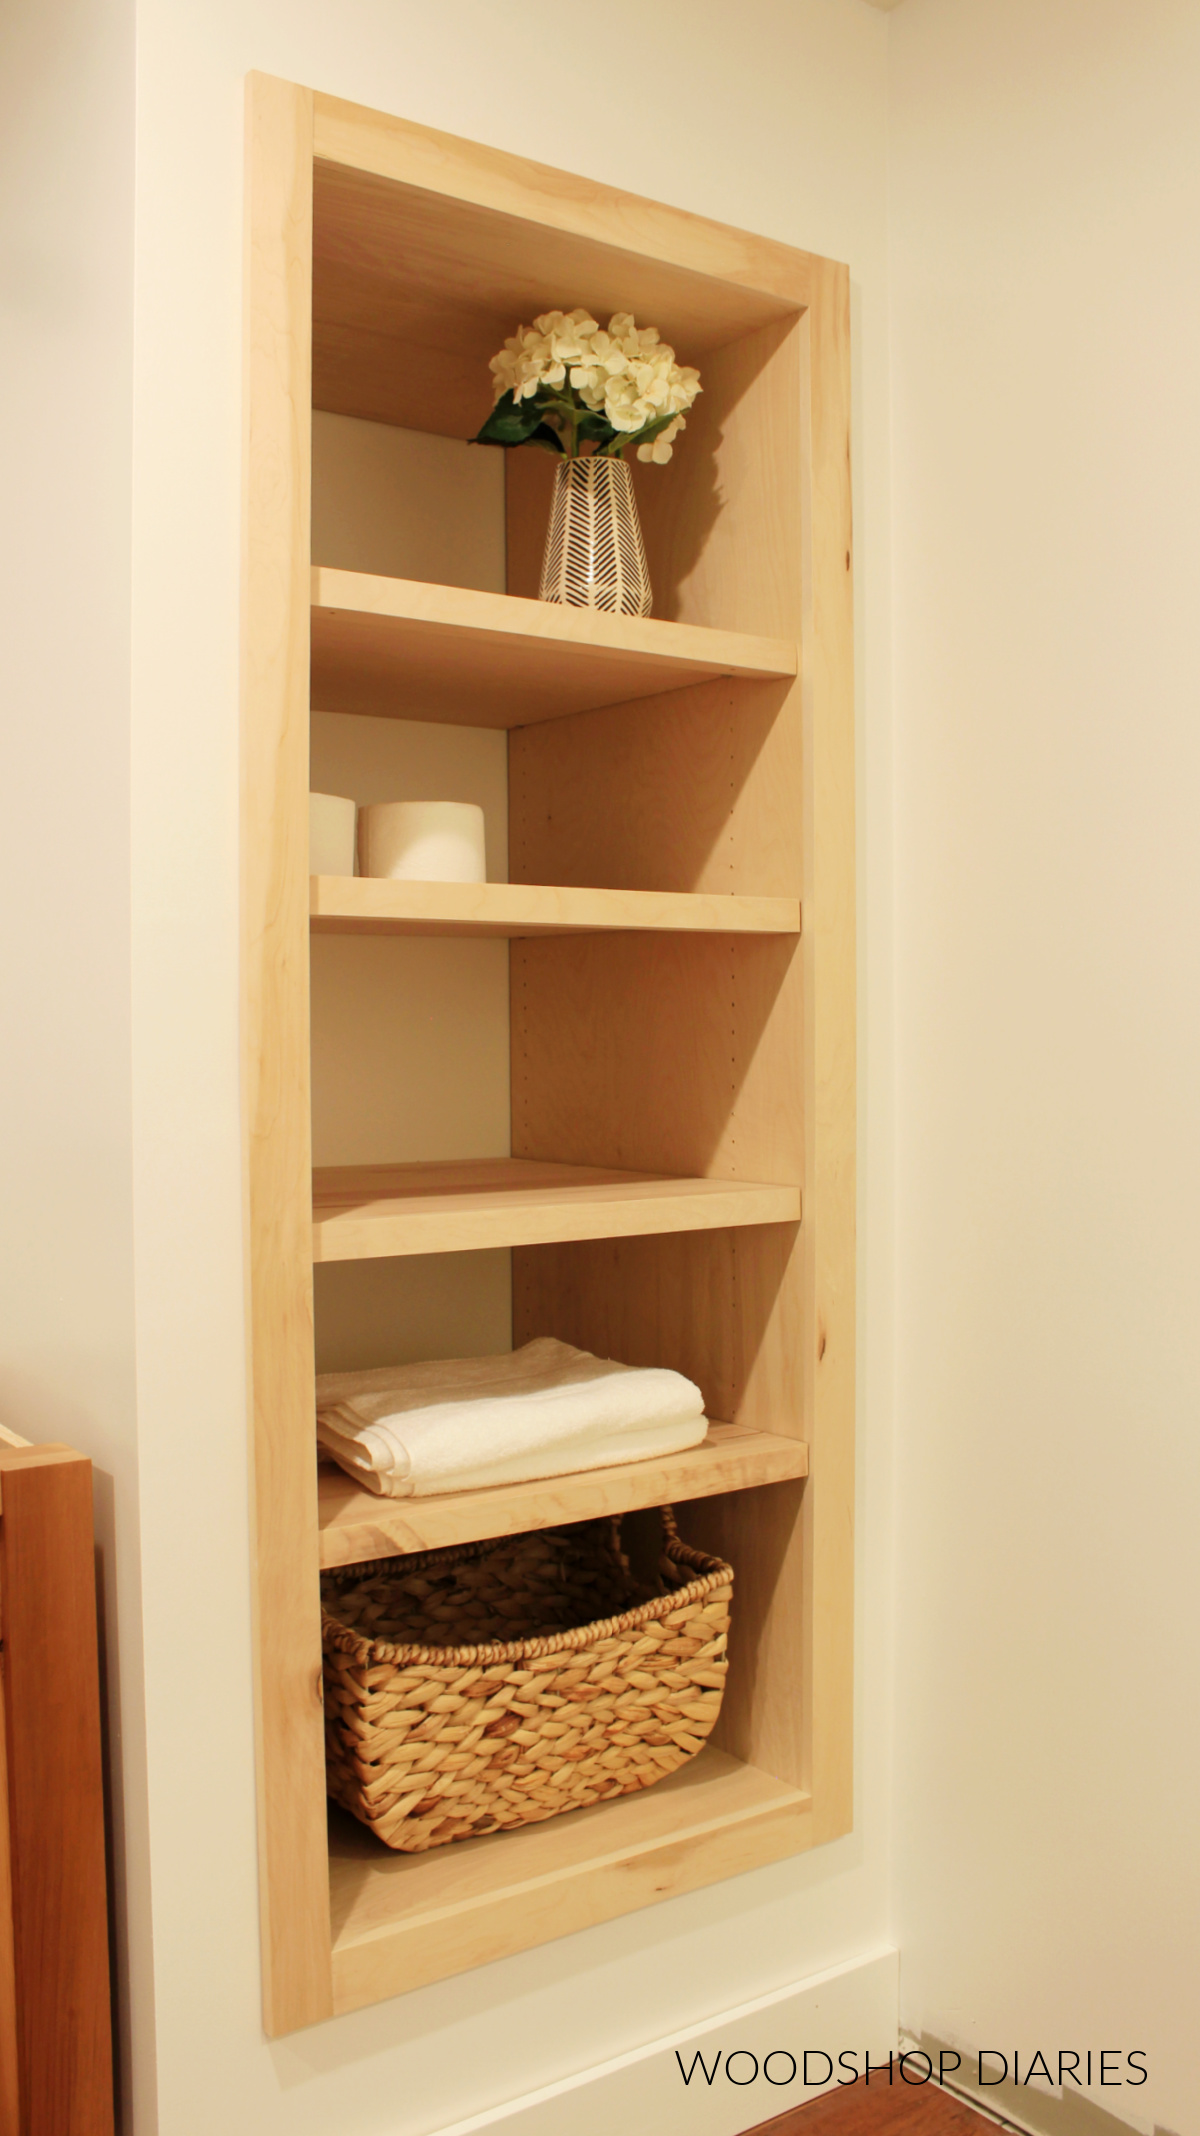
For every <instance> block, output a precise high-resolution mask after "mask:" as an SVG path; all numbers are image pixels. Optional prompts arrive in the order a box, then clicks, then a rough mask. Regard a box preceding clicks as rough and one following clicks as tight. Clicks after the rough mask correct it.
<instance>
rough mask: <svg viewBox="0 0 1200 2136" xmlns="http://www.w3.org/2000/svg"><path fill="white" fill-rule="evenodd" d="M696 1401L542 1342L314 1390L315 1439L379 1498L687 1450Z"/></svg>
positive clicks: (697, 1423)
mask: <svg viewBox="0 0 1200 2136" xmlns="http://www.w3.org/2000/svg"><path fill="white" fill-rule="evenodd" d="M707 1430H708V1424H707V1421H706V1419H705V1415H704V1398H703V1396H702V1395H701V1393H700V1389H699V1388H698V1387H695V1386H693V1384H692V1382H691V1380H688V1379H684V1377H683V1374H682V1373H680V1372H668V1371H666V1370H663V1369H660V1368H658V1367H656V1366H652V1367H639V1366H634V1365H620V1364H616V1363H614V1362H613V1360H612V1359H611V1358H602V1357H593V1356H592V1355H591V1354H590V1352H589V1351H587V1350H574V1349H572V1348H571V1345H570V1344H569V1343H565V1342H556V1341H555V1340H554V1338H553V1337H552V1336H549V1335H541V1336H538V1337H537V1339H536V1340H535V1341H533V1342H527V1343H525V1344H524V1346H523V1347H522V1348H521V1349H519V1350H513V1351H512V1352H511V1353H510V1354H508V1355H507V1356H504V1357H452V1358H445V1359H437V1360H434V1361H432V1362H430V1363H427V1364H420V1365H385V1366H383V1367H382V1368H381V1369H379V1370H378V1371H375V1372H324V1373H322V1374H320V1376H319V1377H318V1379H317V1438H318V1440H319V1442H320V1444H321V1446H322V1447H323V1449H324V1450H325V1452H327V1453H329V1454H332V1456H333V1458H334V1460H335V1461H338V1462H340V1464H341V1466H342V1467H343V1468H344V1469H347V1470H349V1472H350V1474H351V1475H353V1476H355V1477H357V1478H358V1480H359V1481H360V1482H361V1483H363V1484H365V1485H366V1487H367V1489H368V1490H372V1491H379V1492H381V1493H382V1494H383V1495H385V1496H386V1497H389V1498H414V1497H415V1498H423V1497H428V1496H431V1495H433V1494H434V1493H436V1492H438V1491H460V1490H468V1489H483V1488H485V1487H487V1486H489V1485H491V1484H497V1483H526V1482H530V1481H531V1480H532V1479H533V1478H534V1477H536V1476H564V1475H569V1474H572V1473H573V1472H574V1471H576V1470H580V1469H598V1468H611V1467H613V1466H614V1465H615V1464H616V1463H617V1462H620V1461H642V1460H646V1459H649V1458H650V1457H651V1456H652V1455H655V1454H673V1453H680V1452H682V1450H683V1449H684V1448H685V1447H688V1446H698V1445H699V1443H700V1441H701V1440H702V1439H703V1438H704V1436H705V1433H706V1431H707Z"/></svg>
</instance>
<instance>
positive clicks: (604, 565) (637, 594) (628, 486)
mask: <svg viewBox="0 0 1200 2136" xmlns="http://www.w3.org/2000/svg"><path fill="white" fill-rule="evenodd" d="M539 598H540V599H541V600H543V601H559V602H561V603H563V604H564V605H565V606H567V607H570V608H603V609H605V610H607V611H608V613H609V614H611V615H618V616H648V615H649V613H650V604H651V593H650V572H649V568H648V566H647V563H646V549H645V544H644V542H643V540H642V528H641V522H640V520H639V519H638V511H637V502H636V500H635V498H634V494H633V478H632V475H631V473H630V470H629V469H628V467H627V466H626V465H625V462H624V461H623V460H615V459H610V458H608V457H607V456H605V457H603V458H601V457H600V456H599V455H597V454H588V455H586V456H585V457H584V458H581V459H578V460H564V461H562V462H561V464H560V465H559V466H558V468H556V470H555V477H554V502H553V505H552V506H551V510H550V526H549V530H548V532H547V535H546V552H545V555H544V557H543V559H542V583H541V586H540V588H539Z"/></svg>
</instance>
